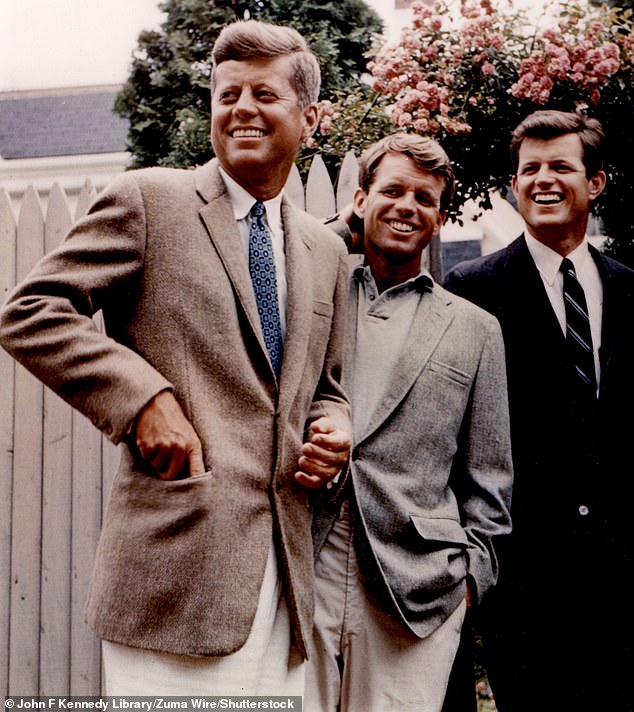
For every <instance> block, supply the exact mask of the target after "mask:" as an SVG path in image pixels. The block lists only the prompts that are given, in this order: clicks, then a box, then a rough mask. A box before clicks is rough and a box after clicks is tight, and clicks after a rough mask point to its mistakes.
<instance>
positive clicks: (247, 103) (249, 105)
mask: <svg viewBox="0 0 634 712" xmlns="http://www.w3.org/2000/svg"><path fill="white" fill-rule="evenodd" d="M233 108H234V111H235V112H236V113H238V114H244V115H252V114H255V113H256V112H257V108H256V105H255V97H254V96H253V92H252V91H251V90H250V89H249V88H248V87H245V88H244V89H242V91H241V92H240V96H239V97H238V99H237V101H236V103H235V104H234V107H233Z"/></svg>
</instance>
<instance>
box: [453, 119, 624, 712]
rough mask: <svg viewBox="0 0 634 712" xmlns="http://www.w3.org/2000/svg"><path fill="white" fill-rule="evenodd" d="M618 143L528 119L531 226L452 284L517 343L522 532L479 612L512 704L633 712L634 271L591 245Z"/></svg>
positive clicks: (490, 658) (502, 551) (521, 189)
mask: <svg viewBox="0 0 634 712" xmlns="http://www.w3.org/2000/svg"><path fill="white" fill-rule="evenodd" d="M603 141H604V136H603V131H602V127H601V125H600V123H599V122H598V121H596V120H594V119H590V118H587V117H585V116H583V115H580V114H576V113H565V112H558V111H537V112H535V113H533V114H531V115H530V116H528V117H527V118H526V119H525V120H524V121H523V122H522V123H521V124H520V125H519V126H518V127H517V128H516V130H515V131H514V133H513V137H512V142H511V156H512V161H513V169H514V175H513V178H512V187H513V192H514V193H515V195H516V197H517V201H518V205H519V210H520V213H521V214H522V217H523V218H524V221H525V224H526V231H525V233H524V235H522V236H521V237H519V238H518V239H516V240H515V241H514V242H512V243H511V244H510V245H509V246H508V247H506V248H505V249H502V250H500V251H498V252H495V253H493V254H491V255H488V256H484V257H481V258H478V259H476V260H472V261H469V262H465V263H462V264H459V265H457V266H456V267H455V268H454V269H453V270H451V272H450V273H449V274H448V275H447V276H446V280H445V284H446V286H447V288H448V289H450V290H451V291H453V292H455V293H456V294H460V295H461V296H463V297H466V298H467V299H469V300H471V301H473V302H475V303H476V304H478V305H480V306H481V307H483V308H484V309H486V310H487V311H489V312H491V313H492V314H494V315H495V316H496V317H497V318H498V319H499V321H500V324H501V326H502V332H503V335H504V343H505V349H506V364H507V373H508V382H509V406H510V416H511V434H512V444H513V463H514V471H515V480H514V491H513V498H512V510H511V511H512V520H513V531H512V533H511V534H510V535H508V536H504V537H501V538H500V539H499V540H498V541H497V542H496V547H497V550H498V551H499V556H500V578H499V580H498V584H497V586H496V587H495V589H493V590H492V591H491V592H490V593H489V594H488V595H487V596H486V597H485V599H484V601H483V604H482V607H481V609H480V611H479V619H478V625H479V627H480V630H481V634H482V638H483V643H484V653H485V661H486V665H487V671H488V675H489V679H490V682H491V686H492V690H493V694H494V697H495V700H496V704H497V706H498V709H499V711H500V712H524V711H527V712H528V710H535V709H538V708H539V709H541V708H543V709H547V710H548V711H549V712H583V711H585V710H588V712H589V711H590V710H592V711H593V712H598V711H599V710H600V711H601V712H604V711H605V712H608V711H609V712H625V711H627V710H632V709H634V691H633V690H632V682H631V675H632V670H633V669H634V667H633V657H632V648H633V646H634V624H633V621H634V617H633V613H632V607H631V603H630V591H629V580H630V575H631V573H632V563H633V560H632V549H633V544H634V536H632V530H631V525H630V519H631V513H630V512H631V502H632V495H633V494H634V487H633V485H632V477H631V475H632V460H633V455H634V448H633V447H632V432H633V429H632V417H631V408H632V403H633V402H634V379H633V366H634V328H633V324H634V321H633V320H634V272H633V271H632V270H630V269H628V268H627V267H625V266H624V265H622V264H619V263H618V262H616V261H614V260H612V259H610V258H608V257H606V256H604V255H602V254H601V253H599V252H598V251H597V250H596V249H594V248H593V247H592V246H591V245H590V244H589V243H588V240H587V238H586V227H587V221H588V216H589V213H590V208H591V204H592V201H593V200H595V199H596V198H598V196H599V195H600V193H601V192H602V190H603V189H604V186H605V184H606V174H605V172H604V170H603V165H602V145H603ZM615 189H617V190H618V186H615ZM563 258H567V260H570V263H571V264H569V263H565V264H564V265H562V260H563ZM573 271H574V273H575V274H574V275H571V272H573ZM564 273H565V274H564ZM571 277H572V278H573V281H572V284H570V285H569V284H568V282H569V280H570V279H571ZM579 287H581V289H582V290H583V294H582V293H581V291H580V289H579ZM584 302H585V304H584ZM465 684H467V685H469V686H470V689H471V691H473V679H472V678H471V679H470V680H469V681H468V682H467V683H465ZM452 692H455V690H452ZM469 699H470V700H473V697H470V698H469ZM468 707H469V708H471V709H475V702H473V703H472V704H470V705H469V706H468ZM457 709H458V708H457V707H456V706H454V707H452V708H451V711H450V712H455V710H457Z"/></svg>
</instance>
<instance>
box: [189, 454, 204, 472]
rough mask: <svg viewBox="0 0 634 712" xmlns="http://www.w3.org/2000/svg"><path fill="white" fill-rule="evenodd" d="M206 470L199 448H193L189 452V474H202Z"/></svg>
mask: <svg viewBox="0 0 634 712" xmlns="http://www.w3.org/2000/svg"><path fill="white" fill-rule="evenodd" d="M206 471H207V468H206V467H205V463H204V462H203V454H202V451H201V450H200V448H194V449H193V450H192V451H191V452H190V453H189V476H190V477H196V475H203V474H205V472H206Z"/></svg>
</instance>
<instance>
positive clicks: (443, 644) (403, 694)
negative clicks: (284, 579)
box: [303, 502, 466, 712]
mask: <svg viewBox="0 0 634 712" xmlns="http://www.w3.org/2000/svg"><path fill="white" fill-rule="evenodd" d="M316 574H317V582H316V611H315V631H314V636H313V641H312V648H311V650H310V657H309V660H308V671H307V680H306V695H305V697H304V706H303V710H304V712H336V711H339V712H390V711H391V712H405V711H406V710H416V712H440V710H441V709H442V705H443V701H444V699H445V694H446V691H447V682H448V680H449V673H450V671H451V667H452V665H453V660H454V657H455V655H456V651H457V649H458V643H459V641H460V630H461V628H462V623H463V621H464V616H465V611H466V602H465V601H463V602H462V603H461V604H460V606H459V607H458V608H457V609H456V610H455V611H454V613H452V615H451V616H450V617H449V618H448V619H447V620H446V621H445V622H444V623H443V624H442V625H441V626H440V627H439V628H437V629H436V630H435V631H434V632H433V633H432V634H431V635H430V636H429V637H427V638H424V639H421V638H418V637H416V636H415V635H414V634H413V633H411V632H410V631H409V630H407V629H406V628H405V626H403V625H402V624H401V623H399V622H398V621H396V620H395V619H394V618H392V617H391V616H389V615H388V614H387V613H385V612H384V611H383V610H382V609H381V608H380V606H379V605H378V604H377V603H376V602H375V600H374V599H373V598H372V596H370V595H368V592H367V590H366V588H365V584H364V582H363V580H362V578H361V576H360V573H359V566H358V562H357V556H356V552H355V548H354V542H353V528H352V526H351V522H350V518H349V516H348V504H347V502H345V503H344V507H343V508H342V512H341V514H340V516H339V518H338V519H337V520H336V522H335V524H334V526H333V528H332V530H331V532H330V533H329V535H328V539H327V540H326V543H325V545H324V548H323V549H322V551H321V553H320V556H319V560H318V562H317V568H316Z"/></svg>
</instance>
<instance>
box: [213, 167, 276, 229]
mask: <svg viewBox="0 0 634 712" xmlns="http://www.w3.org/2000/svg"><path fill="white" fill-rule="evenodd" d="M218 168H219V170H220V175H221V176H222V178H223V180H224V182H225V185H226V186H227V193H229V200H230V201H231V205H232V207H233V216H234V218H235V219H236V220H244V219H245V218H246V217H247V216H248V214H249V213H250V212H251V208H252V207H253V206H254V205H255V203H256V202H257V200H256V198H254V197H253V196H252V195H251V193H249V191H247V190H246V189H245V188H243V187H242V186H241V185H240V184H239V183H238V182H236V181H235V180H234V179H233V178H232V177H231V176H230V175H229V174H228V173H227V172H226V171H225V170H224V168H222V166H219V167H218ZM283 192H284V191H280V192H279V193H278V195H276V196H275V197H274V198H271V200H264V201H262V202H263V203H264V207H265V209H266V219H267V222H268V224H269V225H276V224H278V223H279V222H280V220H281V214H282V195H283Z"/></svg>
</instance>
